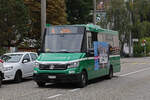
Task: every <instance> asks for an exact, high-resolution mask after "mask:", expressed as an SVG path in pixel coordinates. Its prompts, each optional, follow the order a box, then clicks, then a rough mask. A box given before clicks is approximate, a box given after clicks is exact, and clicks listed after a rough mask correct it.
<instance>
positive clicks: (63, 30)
mask: <svg viewBox="0 0 150 100" xmlns="http://www.w3.org/2000/svg"><path fill="white" fill-rule="evenodd" d="M49 33H50V34H66V33H67V34H71V33H78V28H77V27H50V28H49Z"/></svg>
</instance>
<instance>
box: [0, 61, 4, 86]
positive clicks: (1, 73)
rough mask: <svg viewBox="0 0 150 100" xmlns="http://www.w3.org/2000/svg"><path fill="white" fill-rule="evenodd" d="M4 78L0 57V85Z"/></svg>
mask: <svg viewBox="0 0 150 100" xmlns="http://www.w3.org/2000/svg"><path fill="white" fill-rule="evenodd" d="M3 78H4V73H3V61H2V60H1V59H0V87H1V85H2V80H3Z"/></svg>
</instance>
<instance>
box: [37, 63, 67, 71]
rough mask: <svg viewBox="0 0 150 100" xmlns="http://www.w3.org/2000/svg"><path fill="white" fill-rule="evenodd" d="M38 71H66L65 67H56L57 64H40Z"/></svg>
mask: <svg viewBox="0 0 150 100" xmlns="http://www.w3.org/2000/svg"><path fill="white" fill-rule="evenodd" d="M39 69H40V70H65V69H67V65H58V64H48V65H44V64H40V65H39Z"/></svg>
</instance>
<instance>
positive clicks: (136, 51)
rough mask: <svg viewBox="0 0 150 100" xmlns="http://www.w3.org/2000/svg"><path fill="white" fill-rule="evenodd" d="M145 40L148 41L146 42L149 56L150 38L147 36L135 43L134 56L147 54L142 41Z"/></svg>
mask: <svg viewBox="0 0 150 100" xmlns="http://www.w3.org/2000/svg"><path fill="white" fill-rule="evenodd" d="M143 40H146V43H145V47H146V55H147V56H148V55H149V53H150V38H149V37H147V38H142V39H140V40H139V42H138V43H134V46H133V53H134V56H135V57H142V56H145V53H144V46H142V45H141V44H142V41H143Z"/></svg>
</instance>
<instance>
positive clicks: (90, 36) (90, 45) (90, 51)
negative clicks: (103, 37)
mask: <svg viewBox="0 0 150 100" xmlns="http://www.w3.org/2000/svg"><path fill="white" fill-rule="evenodd" d="M94 41H98V38H97V33H95V32H87V56H89V57H93V56H94Z"/></svg>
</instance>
